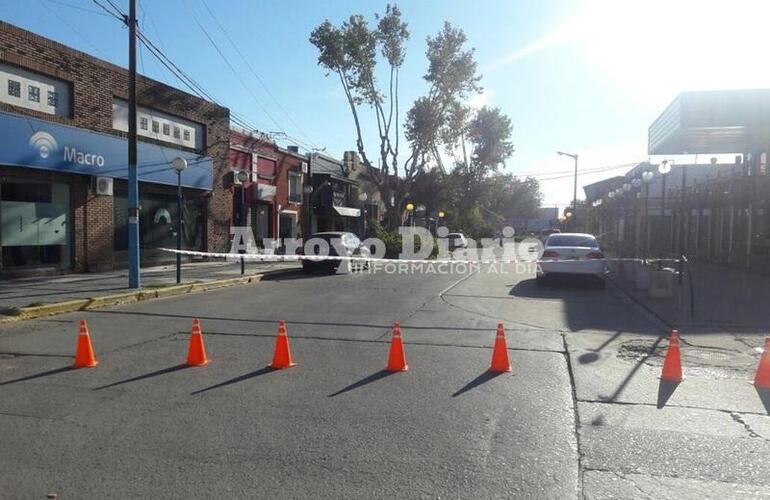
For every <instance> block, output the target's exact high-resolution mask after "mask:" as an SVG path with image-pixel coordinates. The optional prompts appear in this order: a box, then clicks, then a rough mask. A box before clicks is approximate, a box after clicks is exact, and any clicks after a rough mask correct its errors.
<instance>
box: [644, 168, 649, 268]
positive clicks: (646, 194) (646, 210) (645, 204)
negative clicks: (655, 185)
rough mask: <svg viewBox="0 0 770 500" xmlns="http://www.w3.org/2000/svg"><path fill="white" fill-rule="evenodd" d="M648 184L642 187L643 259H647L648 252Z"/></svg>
mask: <svg viewBox="0 0 770 500" xmlns="http://www.w3.org/2000/svg"><path fill="white" fill-rule="evenodd" d="M649 205H650V184H649V182H648V183H647V184H645V185H644V259H647V252H649V250H650V212H649Z"/></svg>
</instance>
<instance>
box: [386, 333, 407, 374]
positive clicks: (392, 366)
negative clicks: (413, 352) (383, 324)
mask: <svg viewBox="0 0 770 500" xmlns="http://www.w3.org/2000/svg"><path fill="white" fill-rule="evenodd" d="M386 369H387V370H388V371H389V372H405V371H407V370H408V369H409V365H407V364H406V353H405V352H404V343H403V341H402V340H401V325H399V324H398V321H396V322H395V323H393V337H392V339H391V340H390V353H389V354H388V366H387V368H386Z"/></svg>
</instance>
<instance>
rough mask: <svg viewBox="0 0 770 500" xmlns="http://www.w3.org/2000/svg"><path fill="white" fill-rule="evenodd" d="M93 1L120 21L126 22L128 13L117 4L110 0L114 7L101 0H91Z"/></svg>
mask: <svg viewBox="0 0 770 500" xmlns="http://www.w3.org/2000/svg"><path fill="white" fill-rule="evenodd" d="M91 1H92V2H93V3H95V4H96V5H98V6H99V7H100V8H101V9H102V10H103V11H104V12H106V13H107V14H108V15H110V16H112V17H114V18H115V19H117V20H119V21H120V22H123V23H124V22H126V15H125V14H124V13H123V12H122V11H121V10H120V9H119V8H117V7H116V6H115V4H113V3H112V2H110V5H112V9H110V8H109V7H107V6H106V5H104V4H103V3H101V2H100V1H99V0H91Z"/></svg>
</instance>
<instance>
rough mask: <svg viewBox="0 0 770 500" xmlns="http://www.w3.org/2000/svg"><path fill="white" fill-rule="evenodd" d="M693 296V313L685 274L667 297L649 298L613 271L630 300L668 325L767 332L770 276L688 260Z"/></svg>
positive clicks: (693, 330) (769, 329) (699, 329)
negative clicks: (666, 298)
mask: <svg viewBox="0 0 770 500" xmlns="http://www.w3.org/2000/svg"><path fill="white" fill-rule="evenodd" d="M690 267H691V269H692V283H693V290H694V298H695V308H694V315H692V316H691V314H690V295H689V294H690V288H689V280H688V276H687V275H685V276H684V280H683V283H682V289H681V292H682V304H680V303H679V294H680V289H679V285H678V284H677V285H675V288H674V297H673V298H672V299H670V300H661V299H651V298H649V296H648V294H647V290H638V289H636V288H635V286H634V283H632V282H630V281H627V280H624V279H623V278H622V277H621V276H618V275H614V276H613V281H614V283H615V284H616V285H618V286H619V287H620V288H621V289H622V290H623V291H624V292H626V293H627V294H628V295H629V296H630V297H631V298H632V299H633V300H634V301H636V302H637V303H639V304H640V305H642V306H643V307H645V308H646V309H648V310H649V311H650V312H652V313H653V314H654V315H656V316H658V318H659V319H661V320H662V321H664V322H665V323H667V324H668V325H669V326H670V327H672V328H679V329H685V330H687V331H689V332H691V333H711V332H731V331H736V333H738V332H741V333H769V332H770V276H765V275H761V274H757V273H755V272H749V271H748V270H746V269H741V268H736V267H728V266H723V265H718V264H712V263H705V262H699V263H691V264H690Z"/></svg>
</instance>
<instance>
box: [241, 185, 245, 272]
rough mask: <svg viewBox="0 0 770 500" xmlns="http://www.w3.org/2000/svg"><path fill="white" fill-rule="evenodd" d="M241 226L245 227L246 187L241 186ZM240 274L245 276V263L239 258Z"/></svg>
mask: <svg viewBox="0 0 770 500" xmlns="http://www.w3.org/2000/svg"><path fill="white" fill-rule="evenodd" d="M241 226H242V227H246V186H245V185H243V184H241ZM241 274H246V262H245V261H244V260H243V257H241Z"/></svg>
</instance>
